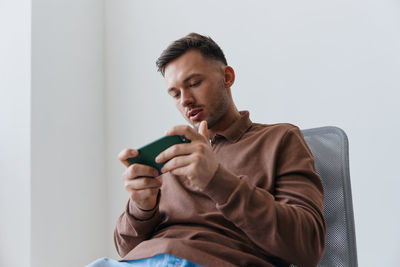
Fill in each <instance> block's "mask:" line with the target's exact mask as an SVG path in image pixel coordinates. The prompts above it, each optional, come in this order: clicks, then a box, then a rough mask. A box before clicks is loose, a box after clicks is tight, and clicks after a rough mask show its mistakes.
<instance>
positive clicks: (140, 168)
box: [123, 163, 159, 180]
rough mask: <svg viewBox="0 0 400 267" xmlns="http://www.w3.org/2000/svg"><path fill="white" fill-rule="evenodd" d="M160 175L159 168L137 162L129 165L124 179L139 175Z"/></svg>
mask: <svg viewBox="0 0 400 267" xmlns="http://www.w3.org/2000/svg"><path fill="white" fill-rule="evenodd" d="M158 175H159V173H158V170H157V169H155V168H153V167H151V166H147V165H143V164H139V163H135V164H132V165H131V166H129V167H128V169H126V171H125V175H124V176H123V177H124V180H131V179H135V178H138V177H150V178H152V177H153V178H154V177H157V176H158Z"/></svg>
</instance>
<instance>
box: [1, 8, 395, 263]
mask: <svg viewBox="0 0 400 267" xmlns="http://www.w3.org/2000/svg"><path fill="white" fill-rule="evenodd" d="M19 2H20V4H19V5H16V4H11V3H13V1H9V4H8V3H7V4H5V2H4V1H3V0H2V1H1V2H0V3H1V4H0V22H1V25H0V27H1V28H0V29H1V35H0V44H1V46H0V48H1V51H0V55H1V60H0V71H1V72H0V73H1V76H0V89H1V91H0V92H1V94H0V96H1V98H0V107H1V109H0V110H1V114H0V118H1V124H0V127H1V128H0V129H1V140H0V145H1V147H0V148H1V151H2V154H1V158H0V159H1V162H0V164H1V165H0V167H1V169H0V175H1V180H0V181H1V188H0V190H1V191H0V192H1V195H0V201H1V202H0V209H1V210H0V214H1V220H0V223H1V227H0V231H1V234H2V239H1V240H2V241H1V242H0V256H1V257H0V266H3V265H4V266H27V264H26V263H27V262H29V261H30V262H31V263H32V264H31V266H35V267H36V266H40V267H42V266H54V262H55V261H57V262H58V266H82V265H85V264H87V263H88V262H90V261H91V260H93V259H95V258H96V257H102V256H111V257H116V254H115V250H114V245H113V239H112V235H113V228H114V225H115V221H116V219H117V217H118V215H119V214H120V213H121V212H122V210H123V208H124V206H125V203H126V200H127V197H128V195H127V194H126V192H125V191H124V189H123V185H122V182H121V173H122V171H123V169H124V168H123V167H122V166H121V164H120V163H119V162H118V160H117V154H118V152H119V151H120V150H122V149H123V148H125V147H138V146H141V145H143V144H144V143H147V142H149V141H151V140H153V139H155V138H158V137H160V136H161V135H163V134H164V132H165V131H166V130H167V129H168V128H169V127H171V126H172V125H175V124H181V123H184V120H183V119H182V118H181V116H180V115H179V114H178V112H177V111H176V110H175V108H174V106H173V104H172V101H171V100H170V99H169V97H168V95H167V93H166V88H165V85H164V81H163V79H162V77H161V75H160V74H159V73H157V72H156V67H155V60H156V59H157V57H158V56H159V55H160V53H161V51H162V50H163V49H165V48H166V46H167V45H168V44H169V43H170V42H171V41H173V40H175V39H177V38H180V37H182V36H184V35H186V34H187V33H189V32H192V31H195V32H199V33H202V34H206V35H210V36H211V37H212V38H213V39H214V40H215V41H216V42H217V43H218V44H219V45H220V46H221V47H222V49H223V50H224V52H225V55H226V57H227V60H228V63H229V64H230V65H231V66H232V67H233V68H234V69H235V71H236V82H235V84H234V86H233V88H232V91H233V96H234V100H235V102H236V104H237V106H238V108H239V109H241V110H243V109H248V110H250V115H251V118H252V119H253V121H257V122H263V123H274V122H290V123H294V124H297V125H298V126H299V127H300V128H302V129H305V128H312V127H319V126H325V125H336V126H339V127H341V128H342V129H344V130H345V131H346V133H347V134H348V137H349V141H350V166H351V167H350V172H351V179H352V190H353V204H354V212H355V221H356V234H357V235H356V238H357V249H358V259H359V265H360V266H396V265H398V262H399V261H400V256H399V252H400V245H399V242H398V240H399V238H400V230H399V228H398V226H397V225H398V221H399V220H400V214H399V208H398V207H397V203H398V197H397V192H398V190H399V187H400V181H399V174H398V167H397V166H398V161H399V156H398V151H399V150H400V141H399V140H398V136H399V134H398V133H399V130H400V119H399V118H398V114H400V108H399V105H398V103H397V102H398V99H399V94H398V90H399V89H400V75H399V73H400V34H399V32H400V2H399V1H395V0H393V1H389V0H370V1H344V0H343V1H330V2H327V1H316V0H314V1H294V0H292V1H228V0H223V1H222V0H221V1H201V2H199V1H183V0H182V1H177V0H175V1H171V0H169V1H133V0H129V1H128V0H118V1H115V0H105V1H104V2H103V1H96V0H91V1H77V0H69V1H66V0H53V1H50V0H32V1H31V5H32V7H30V4H29V1H25V2H24V4H22V3H23V1H19ZM5 8H6V9H5ZM30 9H32V10H31V11H32V22H31V28H30V27H29V26H30V25H29V16H28V15H27V13H30ZM6 15H7V16H6ZM31 31H32V36H30V34H31ZM30 42H31V50H29V43H30ZM5 44H9V45H5ZM20 57H22V59H21V58H20ZM4 58H5V59H6V60H5V61H3V59H4ZM17 59H18V60H17ZM30 60H32V64H30ZM6 77H7V78H6ZM10 77H18V78H14V79H11V78H10ZM29 77H30V78H29ZM29 80H31V82H30V83H29ZM29 99H30V101H29ZM23 101H25V102H23ZM28 102H30V103H28ZM10 103H24V104H21V105H11V104H10ZM30 105H31V107H29V106H30ZM18 107H20V108H18ZM29 114H30V115H29ZM17 122H18V125H17V126H16V123H17ZM12 129H13V130H15V131H17V133H18V134H16V133H15V132H13V130H12ZM21 136H22V139H21ZM21 140H24V141H21ZM29 140H30V141H29ZM20 150H21V152H20V153H18V152H19V151H20ZM3 151H6V152H7V153H3ZM20 155H21V156H20ZM27 155H31V157H30V156H27ZM19 156H20V157H21V158H19ZM17 159H20V160H19V161H18V160H17ZM21 162H22V163H21ZM21 181H22V182H23V183H22V182H21ZM21 183H22V186H21ZM4 188H8V190H5V189H4ZM11 190H13V191H11ZM21 196H22V198H21ZM16 214H17V215H18V216H16ZM19 224H22V226H21V225H19ZM21 229H22V230H21ZM6 233H8V234H6ZM9 233H16V235H15V236H16V237H17V238H19V239H18V241H19V240H21V244H23V245H22V246H21V247H20V248H18V246H17V245H16V244H18V243H17V242H16V241H15V236H14V235H12V234H11V235H10V234H9ZM3 234H5V238H4V239H3V236H4V235H3ZM3 240H4V241H3ZM29 240H30V241H29ZM29 242H30V245H28V244H27V243H29ZM31 247H32V248H31ZM13 255H21V257H20V258H21V262H20V263H16V262H15V261H16V257H13ZM17 258H18V257H17ZM61 259H63V260H65V262H60V260H61ZM11 262H15V263H14V264H11ZM6 263H7V264H6Z"/></svg>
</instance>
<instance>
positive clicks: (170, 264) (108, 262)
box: [86, 254, 201, 267]
mask: <svg viewBox="0 0 400 267" xmlns="http://www.w3.org/2000/svg"><path fill="white" fill-rule="evenodd" d="M86 267H201V265H198V264H195V263H193V262H190V261H188V260H185V259H182V258H179V257H176V256H173V255H169V254H158V255H156V256H154V257H151V258H146V259H140V260H132V261H121V262H120V261H115V260H113V259H110V258H101V259H97V260H95V261H94V262H92V263H90V264H89V265H87V266H86Z"/></svg>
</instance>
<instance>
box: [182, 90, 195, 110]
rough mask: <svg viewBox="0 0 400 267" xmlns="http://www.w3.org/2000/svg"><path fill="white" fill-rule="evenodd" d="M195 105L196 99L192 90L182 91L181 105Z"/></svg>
mask: <svg viewBox="0 0 400 267" xmlns="http://www.w3.org/2000/svg"><path fill="white" fill-rule="evenodd" d="M193 103H194V98H193V95H192V93H191V92H190V90H182V92H181V105H182V106H183V107H187V106H189V105H192V104H193Z"/></svg>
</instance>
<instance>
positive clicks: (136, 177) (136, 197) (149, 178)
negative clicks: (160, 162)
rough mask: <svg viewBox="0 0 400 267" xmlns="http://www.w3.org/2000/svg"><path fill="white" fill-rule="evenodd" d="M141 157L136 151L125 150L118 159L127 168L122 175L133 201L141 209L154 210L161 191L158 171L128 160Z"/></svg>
mask: <svg viewBox="0 0 400 267" xmlns="http://www.w3.org/2000/svg"><path fill="white" fill-rule="evenodd" d="M138 155H139V152H138V151H137V150H135V149H129V148H127V149H124V150H122V151H121V152H120V153H119V154H118V159H119V160H120V161H121V162H122V163H123V164H124V165H125V166H126V167H127V168H126V170H125V172H124V173H123V174H122V179H123V180H124V182H125V189H126V191H128V192H129V194H130V198H131V200H132V201H133V202H134V203H135V204H136V206H137V207H138V208H139V209H142V210H152V209H154V207H155V206H156V204H157V196H158V192H159V191H160V187H161V182H160V181H159V180H158V179H156V178H155V177H157V176H158V171H157V170H156V169H154V168H153V167H150V166H147V165H143V164H132V165H130V163H129V162H128V158H134V157H137V156H138Z"/></svg>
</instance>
